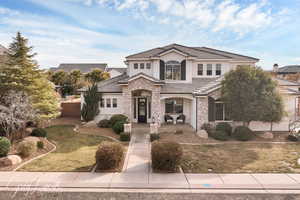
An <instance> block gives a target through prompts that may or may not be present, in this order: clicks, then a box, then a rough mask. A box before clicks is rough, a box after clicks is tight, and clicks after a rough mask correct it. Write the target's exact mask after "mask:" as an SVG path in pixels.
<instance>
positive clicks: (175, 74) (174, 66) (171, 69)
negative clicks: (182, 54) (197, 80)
mask: <svg viewBox="0 0 300 200" xmlns="http://www.w3.org/2000/svg"><path fill="white" fill-rule="evenodd" d="M180 79H181V66H180V63H179V62H177V61H168V62H166V80H180Z"/></svg>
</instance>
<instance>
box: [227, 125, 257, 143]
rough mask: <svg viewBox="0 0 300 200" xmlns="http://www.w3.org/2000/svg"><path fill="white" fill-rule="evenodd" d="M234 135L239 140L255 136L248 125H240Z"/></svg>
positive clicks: (246, 139)
mask: <svg viewBox="0 0 300 200" xmlns="http://www.w3.org/2000/svg"><path fill="white" fill-rule="evenodd" d="M232 136H233V137H234V138H235V139H237V140H239V141H248V140H251V139H252V138H253V136H254V134H253V132H252V131H251V129H249V128H248V127H246V126H238V127H236V128H235V130H234V132H233V133H232Z"/></svg>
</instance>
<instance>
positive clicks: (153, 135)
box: [150, 133, 160, 142]
mask: <svg viewBox="0 0 300 200" xmlns="http://www.w3.org/2000/svg"><path fill="white" fill-rule="evenodd" d="M159 138H160V136H159V134H158V133H151V134H150V141H151V142H153V141H155V140H159Z"/></svg>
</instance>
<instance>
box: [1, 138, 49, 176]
mask: <svg viewBox="0 0 300 200" xmlns="http://www.w3.org/2000/svg"><path fill="white" fill-rule="evenodd" d="M41 140H42V141H43V142H44V148H43V149H39V148H38V149H37V152H35V153H33V154H32V155H30V156H29V157H26V158H23V157H21V158H22V162H21V163H19V164H17V165H12V166H6V167H4V166H0V171H13V170H14V169H16V168H17V167H18V166H20V165H21V164H23V163H24V162H26V161H28V160H30V159H33V158H35V157H37V156H40V155H42V154H45V153H48V152H49V151H51V150H52V149H53V148H54V147H53V145H51V144H50V143H49V141H48V140H47V139H45V138H41ZM21 141H22V140H16V141H14V142H13V144H12V146H11V148H10V151H9V153H8V155H18V152H17V144H18V143H19V142H21Z"/></svg>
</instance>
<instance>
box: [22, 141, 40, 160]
mask: <svg viewBox="0 0 300 200" xmlns="http://www.w3.org/2000/svg"><path fill="white" fill-rule="evenodd" d="M36 150H37V145H36V143H35V142H33V141H22V142H20V143H19V145H18V152H19V154H21V155H22V156H23V157H28V156H30V155H32V154H33V153H35V152H36Z"/></svg>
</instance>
